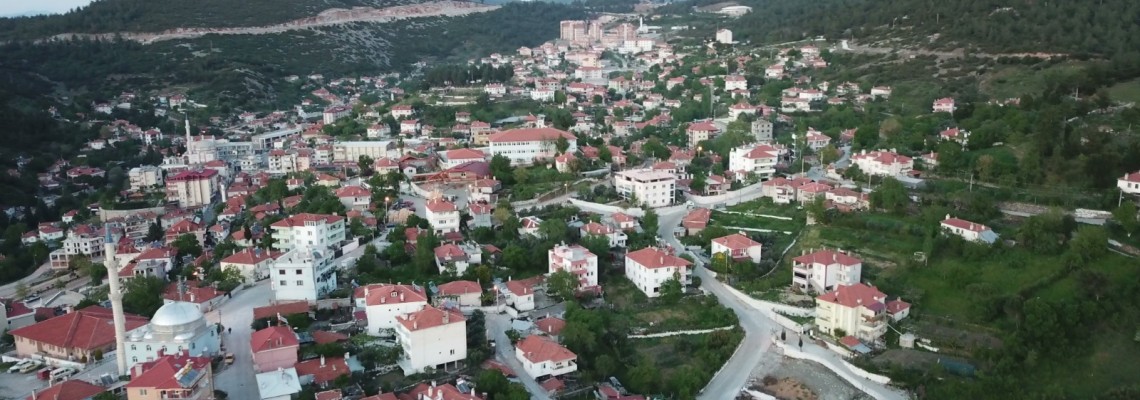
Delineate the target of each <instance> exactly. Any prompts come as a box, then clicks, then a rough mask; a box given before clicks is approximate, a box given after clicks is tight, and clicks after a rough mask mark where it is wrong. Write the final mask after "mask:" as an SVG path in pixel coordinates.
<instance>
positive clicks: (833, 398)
mask: <svg viewBox="0 0 1140 400" xmlns="http://www.w3.org/2000/svg"><path fill="white" fill-rule="evenodd" d="M773 358H774V357H773ZM777 360H778V362H764V363H761V364H760V365H757V366H756V369H754V370H753V371H752V376H751V380H753V381H755V382H757V383H759V381H760V380H761V379H764V377H765V376H767V375H771V376H773V377H776V378H777V379H783V378H790V379H794V380H797V381H799V382H801V383H803V384H804V385H805V386H807V387H808V388H809V389H811V391H812V392H814V393H815V394H816V395H818V396H819V399H820V400H864V399H866V400H872V399H873V398H872V397H871V396H868V395H867V394H866V393H863V392H862V391H860V390H859V389H856V388H855V387H854V386H852V385H851V384H849V383H847V381H844V380H843V378H840V377H839V376H838V375H836V374H835V373H833V372H831V371H830V370H828V369H827V368H825V367H824V366H822V365H819V364H816V363H813V362H810V361H803V360H796V359H791V358H780V359H777Z"/></svg>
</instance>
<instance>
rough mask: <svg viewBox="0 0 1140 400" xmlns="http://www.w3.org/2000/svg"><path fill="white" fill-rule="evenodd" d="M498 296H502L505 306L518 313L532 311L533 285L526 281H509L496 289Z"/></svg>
mask: <svg viewBox="0 0 1140 400" xmlns="http://www.w3.org/2000/svg"><path fill="white" fill-rule="evenodd" d="M498 289H499V295H500V296H503V298H504V299H505V300H506V303H507V305H509V306H512V307H514V308H515V310H518V311H520V312H521V311H530V310H533V309H534V285H533V284H531V283H530V282H528V281H521V280H510V281H507V282H505V283H503V284H501V285H499V287H498Z"/></svg>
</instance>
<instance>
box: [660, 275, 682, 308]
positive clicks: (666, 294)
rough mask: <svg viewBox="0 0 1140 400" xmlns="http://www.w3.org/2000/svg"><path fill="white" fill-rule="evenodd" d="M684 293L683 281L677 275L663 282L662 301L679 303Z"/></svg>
mask: <svg viewBox="0 0 1140 400" xmlns="http://www.w3.org/2000/svg"><path fill="white" fill-rule="evenodd" d="M682 295H684V288H683V287H682V285H681V281H680V280H678V279H677V277H675V276H674V277H673V278H671V279H669V280H666V281H665V282H662V283H661V297H660V299H661V301H662V302H663V303H665V304H677V302H678V301H681V296H682Z"/></svg>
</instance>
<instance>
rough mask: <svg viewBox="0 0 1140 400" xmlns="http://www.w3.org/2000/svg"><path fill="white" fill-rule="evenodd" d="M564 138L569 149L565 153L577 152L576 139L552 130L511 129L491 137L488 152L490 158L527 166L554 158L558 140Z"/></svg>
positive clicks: (557, 130)
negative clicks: (503, 158)
mask: <svg viewBox="0 0 1140 400" xmlns="http://www.w3.org/2000/svg"><path fill="white" fill-rule="evenodd" d="M560 137H562V138H566V140H567V142H568V143H569V144H570V147H569V148H568V149H567V150H566V152H567V153H573V152H575V151H577V150H578V144H577V141H578V138H577V137H576V136H574V135H573V134H571V133H570V132H566V131H563V130H559V129H554V128H522V129H511V130H507V131H503V132H500V133H498V134H494V135H491V138H490V144H491V146H490V148H489V151H490V153H491V156H492V157H493V156H496V155H502V156H504V157H507V158H510V159H511V164H512V165H529V164H531V163H533V162H534V161H535V160H539V159H551V158H554V156H555V154H556V152H557V150H558V149H557V142H558V138H560Z"/></svg>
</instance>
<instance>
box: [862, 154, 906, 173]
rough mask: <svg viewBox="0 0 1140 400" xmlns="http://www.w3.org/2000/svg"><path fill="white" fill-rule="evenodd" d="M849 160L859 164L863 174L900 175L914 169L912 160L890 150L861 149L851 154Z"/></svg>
mask: <svg viewBox="0 0 1140 400" xmlns="http://www.w3.org/2000/svg"><path fill="white" fill-rule="evenodd" d="M851 162H852V163H854V164H855V165H857V166H859V170H860V171H863V173H864V174H868V175H878V176H901V175H906V174H909V173H910V172H911V171H912V170H914V160H913V159H911V158H910V157H907V156H902V155H899V154H898V153H895V152H894V151H893V150H892V151H885V150H875V151H872V152H869V153H868V152H867V150H863V151H861V152H859V154H855V155H853V156H851Z"/></svg>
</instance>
